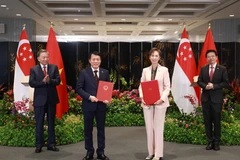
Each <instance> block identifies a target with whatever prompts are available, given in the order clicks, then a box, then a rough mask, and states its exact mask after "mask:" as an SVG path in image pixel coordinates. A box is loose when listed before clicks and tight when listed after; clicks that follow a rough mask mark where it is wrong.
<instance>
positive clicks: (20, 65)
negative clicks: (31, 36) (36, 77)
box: [13, 27, 35, 101]
mask: <svg viewBox="0 0 240 160" xmlns="http://www.w3.org/2000/svg"><path fill="white" fill-rule="evenodd" d="M34 65H35V60H34V56H33V53H32V49H31V46H30V43H29V41H28V36H27V33H26V30H25V27H23V30H22V33H21V36H20V41H19V44H18V49H17V55H16V61H15V72H14V84H13V93H14V101H21V100H22V99H23V98H24V99H25V98H29V88H30V87H29V86H25V85H23V84H22V82H21V81H22V80H23V79H27V82H28V78H29V74H30V68H31V67H33V66H34Z"/></svg>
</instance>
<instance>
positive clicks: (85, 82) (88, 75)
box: [76, 67, 110, 111]
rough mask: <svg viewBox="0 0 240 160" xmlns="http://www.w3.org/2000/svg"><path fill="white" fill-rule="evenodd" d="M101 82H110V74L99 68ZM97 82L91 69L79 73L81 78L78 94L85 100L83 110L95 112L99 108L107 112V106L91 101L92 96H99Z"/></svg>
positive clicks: (79, 79) (77, 89)
mask: <svg viewBox="0 0 240 160" xmlns="http://www.w3.org/2000/svg"><path fill="white" fill-rule="evenodd" d="M99 80H102V81H108V82H109V81H110V78H109V73H108V71H107V70H106V69H103V68H99ZM97 88H98V85H97V82H96V80H95V78H94V75H93V71H92V68H91V67H88V68H86V69H83V70H81V71H80V72H79V77H78V81H77V86H76V92H77V93H78V94H79V95H80V96H81V97H82V98H83V100H82V110H83V111H95V110H96V109H97V107H99V108H98V109H99V110H101V111H105V110H106V104H104V103H102V102H97V103H92V102H91V101H90V100H89V97H90V95H92V96H96V94H97Z"/></svg>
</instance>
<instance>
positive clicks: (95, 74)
mask: <svg viewBox="0 0 240 160" xmlns="http://www.w3.org/2000/svg"><path fill="white" fill-rule="evenodd" d="M97 72H98V71H97V70H95V71H94V78H95V80H96V82H98V75H97Z"/></svg>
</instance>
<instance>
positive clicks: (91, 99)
mask: <svg viewBox="0 0 240 160" xmlns="http://www.w3.org/2000/svg"><path fill="white" fill-rule="evenodd" d="M89 100H90V101H91V102H98V99H97V98H96V97H95V96H90V97H89Z"/></svg>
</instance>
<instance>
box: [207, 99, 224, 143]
mask: <svg viewBox="0 0 240 160" xmlns="http://www.w3.org/2000/svg"><path fill="white" fill-rule="evenodd" d="M202 111H203V118H204V124H205V130H206V136H207V139H208V142H213V143H219V142H220V138H221V112H222V103H213V102H212V101H211V99H210V98H209V100H208V101H207V102H202Z"/></svg>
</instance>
